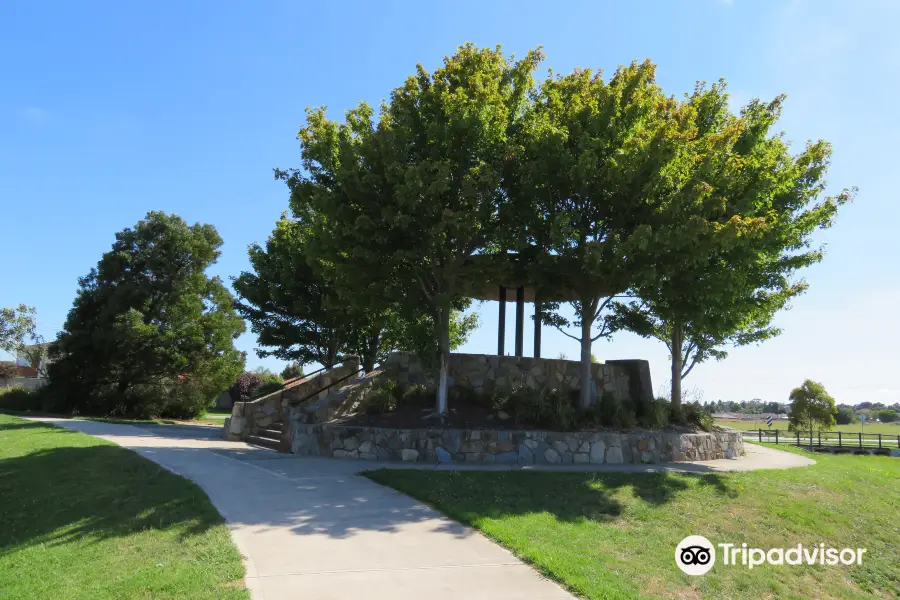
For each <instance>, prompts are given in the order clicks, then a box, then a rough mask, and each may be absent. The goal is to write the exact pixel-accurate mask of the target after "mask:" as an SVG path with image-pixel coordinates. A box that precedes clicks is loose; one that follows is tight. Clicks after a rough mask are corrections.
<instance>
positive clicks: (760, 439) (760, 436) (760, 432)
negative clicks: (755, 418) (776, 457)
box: [759, 429, 762, 443]
mask: <svg viewBox="0 0 900 600" xmlns="http://www.w3.org/2000/svg"><path fill="white" fill-rule="evenodd" d="M759 441H760V443H762V429H760V430H759Z"/></svg>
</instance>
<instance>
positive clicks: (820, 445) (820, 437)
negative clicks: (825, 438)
mask: <svg viewBox="0 0 900 600" xmlns="http://www.w3.org/2000/svg"><path fill="white" fill-rule="evenodd" d="M810 445H812V440H810ZM821 447H822V432H821V431H819V448H821Z"/></svg>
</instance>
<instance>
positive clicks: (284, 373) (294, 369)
mask: <svg viewBox="0 0 900 600" xmlns="http://www.w3.org/2000/svg"><path fill="white" fill-rule="evenodd" d="M298 377H303V365H301V364H300V363H297V362H295V363H291V364H289V365H288V366H286V367H285V368H284V369H282V370H281V378H282V379H284V380H288V379H296V378H298Z"/></svg>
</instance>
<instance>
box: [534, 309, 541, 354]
mask: <svg viewBox="0 0 900 600" xmlns="http://www.w3.org/2000/svg"><path fill="white" fill-rule="evenodd" d="M534 357H535V358H540V357H541V303H540V302H538V301H537V298H535V299H534Z"/></svg>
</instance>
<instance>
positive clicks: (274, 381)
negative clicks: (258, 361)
mask: <svg viewBox="0 0 900 600" xmlns="http://www.w3.org/2000/svg"><path fill="white" fill-rule="evenodd" d="M253 373H254V374H255V375H256V376H257V377H259V387H258V388H256V391H255V392H254V394H253V395H254V396H255V397H257V398H258V397H260V396H265V395H267V394H271V393H272V392H276V391H278V390H280V389H281V388H283V387H284V379H283V378H282V377H281V375H279V374H277V373H275V372H274V371H272V370H271V369H267V368H266V367H257V368H255V369H253Z"/></svg>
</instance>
